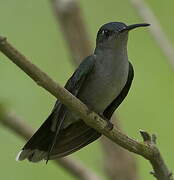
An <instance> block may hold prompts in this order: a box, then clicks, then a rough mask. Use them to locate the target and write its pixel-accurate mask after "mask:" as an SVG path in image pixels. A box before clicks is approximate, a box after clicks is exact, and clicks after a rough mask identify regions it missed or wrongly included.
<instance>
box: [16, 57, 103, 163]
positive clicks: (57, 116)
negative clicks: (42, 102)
mask: <svg viewBox="0 0 174 180" xmlns="http://www.w3.org/2000/svg"><path fill="white" fill-rule="evenodd" d="M93 67H94V56H93V55H92V56H88V57H87V58H86V59H85V60H84V61H83V62H82V63H81V64H80V66H79V67H78V69H77V70H76V71H75V73H74V74H73V75H72V77H71V78H70V79H69V80H68V81H67V83H66V85H65V88H66V89H67V90H68V91H70V92H71V93H72V94H73V95H75V96H77V95H78V92H79V90H80V88H81V87H82V85H83V83H84V82H85V79H86V78H87V76H88V75H89V74H90V72H91V71H92V69H93ZM66 113H67V108H66V107H65V106H64V105H63V104H62V103H61V102H60V101H57V102H56V104H55V106H54V108H53V111H52V113H51V114H50V116H49V117H48V118H47V120H46V121H45V122H44V123H43V124H42V125H41V127H40V128H39V129H38V130H37V131H36V133H35V134H34V135H33V136H32V137H31V138H30V140H29V141H28V142H27V143H26V144H25V146H24V147H23V149H22V151H21V152H20V153H19V154H18V156H17V160H24V159H28V160H29V161H32V162H38V161H40V160H42V159H47V160H48V159H49V158H51V159H52V150H53V153H54V156H56V155H57V156H58V157H60V156H61V157H62V156H65V155H68V154H70V153H72V152H74V151H76V150H78V149H80V148H82V147H84V146H85V145H87V144H89V143H90V142H92V141H94V140H95V139H97V138H98V137H99V136H100V134H99V133H96V131H95V130H93V129H91V128H89V127H88V126H87V125H86V124H84V123H83V122H82V123H81V124H79V123H78V124H76V123H75V124H76V125H72V126H71V125H70V127H68V129H67V130H66V129H65V130H61V126H62V125H63V121H64V119H65V117H66ZM77 128H78V129H77ZM79 130H80V132H79ZM58 134H59V135H60V138H57V135H58ZM62 138H63V139H62ZM57 139H58V140H57ZM57 141H59V143H58V144H60V145H61V149H60V146H59V145H56V143H57ZM62 144H64V146H62ZM68 144H69V145H68ZM54 146H55V148H54ZM59 149H60V150H59ZM56 152H57V153H56ZM60 153H61V154H62V155H59V154H60ZM49 156H51V157H49Z"/></svg>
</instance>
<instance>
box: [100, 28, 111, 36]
mask: <svg viewBox="0 0 174 180" xmlns="http://www.w3.org/2000/svg"><path fill="white" fill-rule="evenodd" d="M101 34H102V35H103V36H106V37H109V35H110V34H111V32H110V31H109V30H106V29H104V30H103V31H102V32H101Z"/></svg>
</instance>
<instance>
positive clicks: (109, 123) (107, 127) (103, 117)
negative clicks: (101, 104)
mask: <svg viewBox="0 0 174 180" xmlns="http://www.w3.org/2000/svg"><path fill="white" fill-rule="evenodd" d="M99 116H100V117H101V118H102V119H104V120H105V121H106V122H107V125H106V126H105V128H104V129H106V130H109V131H111V130H112V129H113V128H114V124H112V123H111V122H110V121H109V119H107V118H106V117H105V116H103V114H99Z"/></svg>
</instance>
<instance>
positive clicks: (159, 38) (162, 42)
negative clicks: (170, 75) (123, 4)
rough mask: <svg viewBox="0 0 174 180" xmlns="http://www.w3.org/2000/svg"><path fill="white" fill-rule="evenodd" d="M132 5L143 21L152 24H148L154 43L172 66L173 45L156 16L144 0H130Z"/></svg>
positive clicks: (173, 59) (173, 63)
mask: <svg viewBox="0 0 174 180" xmlns="http://www.w3.org/2000/svg"><path fill="white" fill-rule="evenodd" d="M130 2H131V4H132V6H133V7H134V8H135V9H136V10H137V11H138V13H139V15H140V16H141V17H142V19H144V21H145V22H149V23H151V24H152V26H150V28H149V29H150V32H151V34H152V36H153V37H154V39H155V40H156V43H157V44H158V46H159V47H160V49H161V50H162V52H163V53H164V55H165V56H166V57H167V58H168V61H169V63H170V65H171V66H172V67H174V47H173V44H172V42H171V41H170V40H169V38H168V37H167V35H166V33H165V32H164V31H163V29H162V27H161V25H160V22H159V21H158V19H157V18H156V16H155V14H154V13H153V11H151V9H150V7H149V6H148V4H147V3H146V2H145V1H144V0H130Z"/></svg>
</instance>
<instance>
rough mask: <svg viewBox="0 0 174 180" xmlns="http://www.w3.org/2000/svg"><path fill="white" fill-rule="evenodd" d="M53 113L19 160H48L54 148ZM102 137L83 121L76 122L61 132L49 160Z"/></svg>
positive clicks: (24, 148)
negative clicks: (51, 147)
mask: <svg viewBox="0 0 174 180" xmlns="http://www.w3.org/2000/svg"><path fill="white" fill-rule="evenodd" d="M53 118H54V113H52V114H51V115H50V116H49V117H48V119H47V120H46V121H45V122H44V123H43V124H42V126H41V127H40V128H39V129H38V130H37V131H36V133H35V134H34V135H33V136H32V137H31V138H30V140H29V141H28V142H27V143H26V144H25V146H24V147H23V149H22V150H21V151H20V152H19V154H18V156H17V160H19V161H22V160H24V159H28V160H29V161H31V162H38V161H41V160H43V159H45V160H47V157H48V152H49V149H50V146H52V143H53V139H54V135H55V133H54V132H53V131H52V130H51V126H52V119H53ZM100 136H101V134H100V133H98V132H97V131H95V130H94V129H92V128H90V127H89V126H87V125H86V124H85V123H84V122H83V121H79V122H76V123H74V124H72V125H70V126H68V127H67V128H66V129H62V130H60V132H59V134H58V137H57V139H56V143H55V145H54V148H53V149H52V151H51V152H50V154H49V159H55V158H60V157H64V156H67V155H69V154H71V153H73V152H75V151H77V150H79V149H81V148H82V147H84V146H86V145H88V144H89V143H91V142H93V141H95V140H96V139H98V138H99V137H100Z"/></svg>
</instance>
